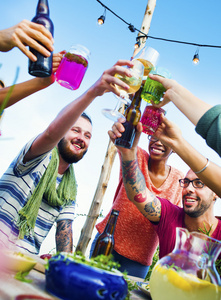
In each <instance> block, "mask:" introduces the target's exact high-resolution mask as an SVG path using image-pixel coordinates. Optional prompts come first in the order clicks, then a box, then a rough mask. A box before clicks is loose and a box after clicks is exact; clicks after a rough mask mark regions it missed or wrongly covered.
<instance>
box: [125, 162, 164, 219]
mask: <svg viewBox="0 0 221 300" xmlns="http://www.w3.org/2000/svg"><path fill="white" fill-rule="evenodd" d="M122 172H123V178H124V185H125V189H126V192H127V196H128V198H129V199H130V200H131V201H133V202H135V203H134V204H135V205H137V208H138V209H139V210H140V212H141V213H142V214H143V215H144V216H145V218H147V219H149V220H154V221H159V219H160V216H161V203H160V201H159V199H158V198H157V197H156V196H155V195H154V194H152V193H151V192H150V191H148V189H147V187H146V181H145V178H144V176H143V173H142V172H141V170H140V168H139V166H138V162H137V160H132V161H122ZM146 201H148V203H146V204H144V205H143V206H140V204H141V203H143V202H146Z"/></svg>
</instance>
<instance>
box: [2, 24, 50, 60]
mask: <svg viewBox="0 0 221 300" xmlns="http://www.w3.org/2000/svg"><path fill="white" fill-rule="evenodd" d="M53 42H54V41H53V37H52V35H51V33H50V32H49V31H48V30H47V29H46V28H45V27H44V26H43V25H40V24H36V23H34V22H30V21H28V20H23V21H21V22H20V23H18V24H16V25H15V26H12V27H10V28H7V29H3V30H0V51H3V52H7V51H9V50H11V49H12V48H14V47H18V48H19V49H20V50H21V51H22V52H23V53H24V54H25V55H26V56H27V57H28V58H30V59H31V60H32V61H36V60H37V58H36V56H35V55H34V54H33V53H31V51H29V49H28V48H27V47H26V46H30V47H32V48H34V49H35V50H37V51H38V52H40V53H41V54H43V55H45V56H50V55H51V53H50V51H53V49H54V47H53ZM46 48H47V49H48V50H47V49H46Z"/></svg>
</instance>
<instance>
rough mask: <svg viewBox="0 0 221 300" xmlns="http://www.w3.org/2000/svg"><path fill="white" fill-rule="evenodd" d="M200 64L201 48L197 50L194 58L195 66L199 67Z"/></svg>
mask: <svg viewBox="0 0 221 300" xmlns="http://www.w3.org/2000/svg"><path fill="white" fill-rule="evenodd" d="M199 62H200V58H199V48H198V49H197V50H196V53H195V54H194V56H193V64H194V65H198V64H199Z"/></svg>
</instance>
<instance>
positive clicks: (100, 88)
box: [91, 60, 133, 97]
mask: <svg viewBox="0 0 221 300" xmlns="http://www.w3.org/2000/svg"><path fill="white" fill-rule="evenodd" d="M123 66H128V67H132V66H133V62H132V61H130V60H118V62H117V63H116V64H115V65H114V66H113V67H111V68H110V69H108V70H106V71H104V73H103V74H102V76H101V77H100V78H99V79H98V80H97V81H96V82H95V83H94V85H93V86H92V87H91V92H92V94H93V95H94V97H97V96H102V95H103V94H104V93H107V92H112V93H114V94H116V95H117V96H120V92H119V91H118V90H117V89H116V87H115V86H114V85H115V84H117V85H119V86H120V87H122V88H123V89H125V90H126V91H127V90H129V85H127V84H126V83H124V82H123V81H122V80H120V79H118V78H117V77H114V75H115V74H116V73H117V74H120V75H122V76H125V75H126V76H128V77H131V76H132V75H131V72H130V69H129V68H125V67H123Z"/></svg>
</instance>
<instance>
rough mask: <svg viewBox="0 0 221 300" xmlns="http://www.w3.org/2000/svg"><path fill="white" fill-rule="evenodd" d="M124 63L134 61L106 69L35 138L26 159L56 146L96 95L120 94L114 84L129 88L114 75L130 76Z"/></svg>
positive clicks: (119, 63)
mask: <svg viewBox="0 0 221 300" xmlns="http://www.w3.org/2000/svg"><path fill="white" fill-rule="evenodd" d="M124 65H128V66H131V65H133V63H132V62H131V61H129V60H119V61H118V62H117V63H116V64H115V65H114V66H113V67H111V68H110V69H108V70H106V71H104V73H103V74H102V76H101V77H100V78H99V79H98V80H97V81H96V82H95V83H94V84H93V85H92V86H91V87H90V88H89V89H88V90H87V91H86V92H85V93H84V94H83V95H81V96H80V97H78V98H77V99H76V100H74V101H72V102H71V103H70V104H68V105H67V106H66V107H65V108H64V109H63V110H62V111H61V112H60V113H59V114H58V115H57V117H56V118H55V119H54V120H53V121H52V122H51V124H50V125H49V126H48V128H47V129H46V130H45V131H44V132H42V133H41V134H40V135H39V136H38V137H37V138H36V139H35V141H34V142H33V144H32V147H31V148H30V150H29V151H28V153H27V154H26V157H25V159H26V161H28V160H31V159H33V158H34V157H36V156H39V155H41V154H43V153H46V152H48V151H49V150H51V149H52V148H54V147H55V146H56V145H57V143H58V142H59V141H60V140H61V139H62V138H63V136H64V135H65V134H66V132H67V131H68V130H69V129H70V128H71V127H72V126H73V124H74V123H75V122H76V121H77V119H78V118H79V116H80V115H81V114H82V112H83V111H84V110H85V109H86V108H87V107H88V105H90V103H91V102H92V101H93V100H94V99H95V98H96V97H98V96H102V95H103V94H104V93H106V92H110V91H111V92H113V93H115V94H116V95H118V96H119V95H120V93H119V92H118V91H117V90H116V88H115V87H114V84H118V85H120V86H122V88H125V89H129V86H128V85H127V84H125V83H124V82H123V81H121V80H119V79H118V78H116V77H114V74H116V73H118V74H122V75H127V76H130V71H129V69H127V68H124V67H123V66H124Z"/></svg>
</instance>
